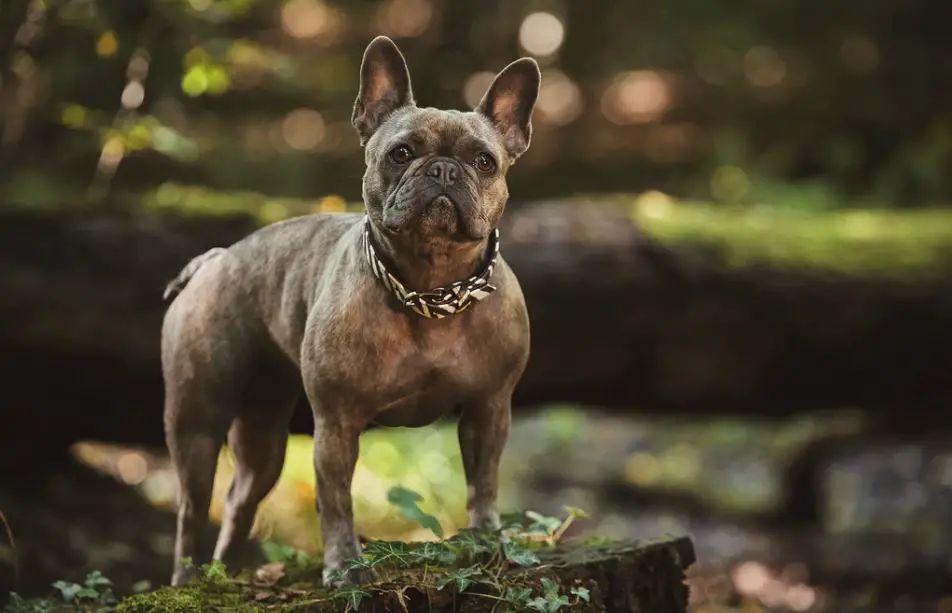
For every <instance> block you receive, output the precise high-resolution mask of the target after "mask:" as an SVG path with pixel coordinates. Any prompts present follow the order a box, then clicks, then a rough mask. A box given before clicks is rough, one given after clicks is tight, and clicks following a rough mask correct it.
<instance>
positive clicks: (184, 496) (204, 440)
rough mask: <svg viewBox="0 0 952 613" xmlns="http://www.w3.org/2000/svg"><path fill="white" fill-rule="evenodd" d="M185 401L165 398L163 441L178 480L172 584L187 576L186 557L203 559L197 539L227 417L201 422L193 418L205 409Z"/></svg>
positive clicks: (202, 527)
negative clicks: (190, 405) (164, 434)
mask: <svg viewBox="0 0 952 613" xmlns="http://www.w3.org/2000/svg"><path fill="white" fill-rule="evenodd" d="M187 402H188V401H186V400H185V399H183V398H181V397H180V396H178V395H170V396H168V397H167V398H166V409H165V416H166V419H165V431H166V443H167V445H168V448H169V453H170V454H171V458H172V464H173V466H174V468H175V471H176V473H177V474H178V479H179V501H178V505H179V507H178V522H177V525H176V535H175V564H174V569H173V572H172V585H182V584H184V583H186V582H187V581H188V580H189V579H190V578H191V576H192V569H191V568H188V567H186V564H185V562H186V558H188V559H191V560H192V562H193V564H194V566H198V565H200V564H201V563H202V562H203V561H204V560H203V557H204V555H205V552H204V551H203V549H204V548H203V547H202V542H201V539H202V537H203V535H204V533H205V530H206V528H207V526H208V507H209V504H210V503H211V496H212V486H213V485H214V481H215V468H216V466H217V462H218V454H219V451H220V450H221V446H222V443H224V439H225V433H226V428H227V426H228V423H227V420H208V421H207V422H206V423H201V422H200V421H199V420H196V419H194V417H195V416H196V415H201V414H206V415H207V414H208V413H209V412H208V411H204V410H202V409H204V407H202V409H199V408H198V407H194V408H192V407H189V406H187V405H186V403H187ZM201 421H205V420H201Z"/></svg>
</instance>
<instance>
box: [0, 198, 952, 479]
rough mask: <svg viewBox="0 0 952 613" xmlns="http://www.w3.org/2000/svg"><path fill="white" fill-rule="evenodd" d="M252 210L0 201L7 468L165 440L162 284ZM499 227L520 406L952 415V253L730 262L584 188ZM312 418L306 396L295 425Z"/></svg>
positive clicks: (235, 235) (0, 376)
mask: <svg viewBox="0 0 952 613" xmlns="http://www.w3.org/2000/svg"><path fill="white" fill-rule="evenodd" d="M255 223H256V222H255V221H254V220H253V219H252V218H250V217H229V218H223V217H219V218H186V217H176V216H171V215H156V214H152V215H145V214H137V215H132V214H128V215H125V216H123V215H118V214H105V213H103V214H93V213H82V214H80V213H56V214H43V213H37V212H31V211H28V210H24V209H4V210H0V381H2V384H3V387H4V406H5V408H4V422H3V428H2V429H0V448H2V449H3V450H4V453H3V454H2V457H0V462H2V463H3V465H2V466H0V473H2V474H3V475H4V478H5V479H7V478H15V477H16V476H17V475H23V471H22V470H19V469H18V467H19V466H20V465H21V464H20V463H19V462H20V460H21V459H22V458H24V457H29V458H32V460H34V461H37V462H39V463H40V464H39V465H35V466H34V468H35V469H37V470H41V469H42V468H41V465H42V462H44V461H53V460H52V458H53V457H54V455H55V454H54V453H53V452H54V451H57V450H60V451H61V450H64V449H65V448H66V446H67V445H69V444H70V443H72V442H74V441H77V440H80V439H99V440H108V441H115V442H125V443H142V444H148V445H161V444H162V428H161V416H160V415H161V404H162V386H161V378H160V373H159V361H158V360H159V352H158V330H159V325H160V321H161V317H162V314H163V312H164V308H165V305H164V304H163V302H162V300H161V292H162V288H163V286H164V284H165V283H166V282H167V281H168V279H170V278H171V277H172V276H173V275H174V274H176V273H177V272H178V271H179V269H180V268H181V266H182V265H183V264H184V263H185V262H187V261H188V260H189V259H190V258H191V257H193V256H194V255H195V254H197V253H200V252H202V251H204V250H206V249H208V248H210V247H212V246H217V245H228V244H229V243H231V242H233V241H235V240H237V239H239V238H241V237H242V236H244V235H245V234H247V233H248V232H250V231H252V230H253V229H254V227H255ZM502 231H503V236H504V237H505V238H504V243H503V253H504V256H505V257H506V259H507V261H509V263H510V264H511V266H512V268H513V269H514V270H515V272H516V273H517V275H518V276H519V279H520V282H521V284H522V286H523V290H524V292H525V294H526V299H527V302H528V306H529V311H530V317H531V319H532V327H533V334H532V356H531V359H530V362H529V366H528V369H527V371H526V374H525V377H524V379H523V381H522V383H521V384H520V386H519V388H518V389H517V393H516V398H515V405H516V407H515V408H516V410H517V411H523V410H527V409H530V408H532V407H538V406H541V405H544V404H547V403H556V402H567V403H576V404H581V405H588V406H592V407H600V408H605V409H608V410H615V411H624V412H639V413H642V414H646V415H653V414H654V415H657V414H666V415H672V414H682V415H687V416H695V417H706V416H713V415H723V414H735V415H746V416H750V417H754V418H758V419H782V418H785V417H787V416H790V415H792V414H794V413H797V412H802V411H811V410H825V409H831V408H838V407H844V406H846V407H861V408H866V409H870V410H873V411H878V412H879V413H880V414H883V415H886V416H887V417H890V418H893V419H897V420H901V421H903V422H904V423H906V424H910V423H912V424H915V426H907V427H917V428H919V429H923V430H935V429H936V428H942V427H946V426H948V425H950V424H952V414H950V413H949V412H948V411H942V412H938V411H935V412H934V411H932V409H935V408H937V407H941V406H947V405H948V404H949V402H950V401H952V388H950V386H949V385H948V376H947V373H948V372H949V371H950V368H952V275H948V274H947V272H948V271H949V270H952V265H950V264H952V250H949V251H948V252H943V253H940V254H939V256H942V257H944V258H945V259H942V258H941V257H940V258H938V259H939V260H940V261H939V264H935V265H934V266H933V268H934V270H933V274H930V275H924V276H922V277H921V278H918V277H913V276H909V277H908V278H902V277H899V278H897V277H896V276H895V275H887V274H879V273H878V272H877V271H875V270H874V271H872V272H869V273H867V274H863V275H853V274H849V273H846V272H842V271H836V270H829V269H825V268H823V267H822V266H820V267H816V266H813V267H811V266H801V267H796V266H793V267H791V266H784V265H776V264H775V263H773V262H771V261H769V260H761V261H754V262H750V263H745V264H743V265H738V264H737V263H736V262H733V261H731V258H730V257H729V255H730V254H729V253H728V251H729V250H728V249H726V248H725V247H726V246H725V245H723V244H717V242H716V241H714V242H712V241H705V240H704V239H703V238H702V239H699V240H698V239H692V240H687V241H685V240H680V241H669V240H668V239H664V240H661V239H660V238H659V237H656V236H653V235H651V234H649V233H646V232H645V231H644V230H643V229H642V228H640V227H639V226H638V225H637V224H636V223H634V222H633V221H632V218H631V215H630V205H629V204H625V205H624V206H621V207H619V206H612V205H609V204H597V205H596V204H592V205H587V204H586V203H585V202H582V201H580V202H561V203H539V204H537V205H535V206H522V207H513V209H512V211H511V212H510V213H509V214H507V216H506V221H505V223H504V224H503V227H502ZM764 240H765V242H768V243H769V240H770V239H769V238H765V239H764ZM937 257H938V256H937ZM934 259H935V258H934ZM936 270H938V273H937V272H936ZM943 271H944V272H943ZM310 427H311V425H310V417H309V415H308V412H307V410H306V409H304V408H302V410H301V411H299V413H298V414H297V415H296V417H295V422H294V429H295V430H296V431H299V432H307V431H309V430H310Z"/></svg>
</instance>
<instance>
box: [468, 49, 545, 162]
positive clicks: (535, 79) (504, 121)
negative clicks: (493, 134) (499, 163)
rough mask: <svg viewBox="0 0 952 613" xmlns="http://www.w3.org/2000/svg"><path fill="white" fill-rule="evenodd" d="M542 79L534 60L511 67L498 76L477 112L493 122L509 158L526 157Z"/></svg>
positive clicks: (529, 59) (518, 61) (520, 62)
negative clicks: (524, 154) (524, 155)
mask: <svg viewBox="0 0 952 613" xmlns="http://www.w3.org/2000/svg"><path fill="white" fill-rule="evenodd" d="M541 81H542V75H541V73H540V72H539V65H538V64H537V63H536V61H535V60H534V59H532V58H528V57H524V58H522V59H520V60H516V61H515V62H513V63H512V64H509V65H508V66H506V67H505V68H503V69H502V71H501V72H500V73H499V74H498V75H496V79H495V80H494V81H493V84H492V85H490V86H489V89H488V90H487V91H486V94H485V95H484V96H483V99H482V100H480V101H479V104H478V105H476V111H477V112H479V113H482V114H483V115H485V116H486V117H488V118H489V119H490V121H492V122H493V125H494V126H495V127H496V130H497V131H498V132H499V133H500V134H501V135H502V137H503V143H504V144H505V147H506V150H507V151H508V152H509V155H510V157H511V158H512V159H513V160H515V159H516V158H517V157H519V156H520V155H522V154H523V153H525V151H526V149H528V148H529V141H531V140H532V109H534V108H535V104H536V100H538V98H539V85H540V83H541Z"/></svg>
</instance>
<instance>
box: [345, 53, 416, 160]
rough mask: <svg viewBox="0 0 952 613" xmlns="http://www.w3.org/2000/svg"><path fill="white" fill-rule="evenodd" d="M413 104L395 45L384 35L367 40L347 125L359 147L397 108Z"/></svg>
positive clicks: (406, 71)
mask: <svg viewBox="0 0 952 613" xmlns="http://www.w3.org/2000/svg"><path fill="white" fill-rule="evenodd" d="M412 104H415V102H414V100H413V89H412V88H411V86H410V71H409V70H408V69H407V62H406V60H405V59H404V58H403V54H402V53H400V50H399V49H398V48H397V45H396V44H395V43H394V42H393V41H392V40H390V39H389V38H387V37H386V36H378V37H377V38H375V39H373V40H372V41H370V44H369V45H367V50H366V51H364V59H363V61H362V62H361V64H360V91H359V93H358V94H357V101H356V102H355V103H354V114H353V115H352V116H351V123H352V124H354V128H356V129H357V133H358V134H360V143H361V145H363V144H365V143H366V142H367V139H369V138H370V137H371V136H372V135H373V133H374V132H376V131H377V129H378V128H379V127H380V126H381V125H382V124H383V122H385V121H386V120H387V118H388V117H390V115H392V114H393V112H394V111H396V110H397V109H399V108H401V107H404V106H407V105H412Z"/></svg>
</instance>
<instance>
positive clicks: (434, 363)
mask: <svg viewBox="0 0 952 613" xmlns="http://www.w3.org/2000/svg"><path fill="white" fill-rule="evenodd" d="M471 349H472V347H471V344H470V343H469V341H468V339H467V338H466V337H465V336H462V337H461V336H457V335H447V336H446V338H440V337H437V338H428V339H424V340H423V341H420V342H415V343H407V344H406V345H404V346H403V347H398V348H394V347H393V346H392V345H390V346H389V348H388V350H389V355H378V360H379V361H378V368H377V369H376V372H375V373H374V375H372V376H373V377H375V378H376V381H375V382H374V383H373V384H372V385H374V387H376V391H377V394H375V395H376V396H377V397H378V398H379V399H380V400H379V402H380V403H379V405H378V406H377V407H375V415H374V419H373V421H374V422H375V423H377V424H380V425H383V426H405V427H419V426H425V425H428V424H431V423H433V422H434V421H436V420H437V419H439V418H440V417H442V416H443V415H445V414H446V413H447V412H449V411H452V410H453V409H454V408H456V407H457V406H459V405H460V404H462V403H464V402H466V400H467V399H468V398H471V397H472V396H474V395H477V394H478V393H479V391H480V390H479V388H480V386H481V381H482V379H483V378H484V377H482V376H481V373H480V369H479V368H478V366H479V362H480V360H479V357H480V356H477V355H474V354H473V353H472V351H471Z"/></svg>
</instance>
